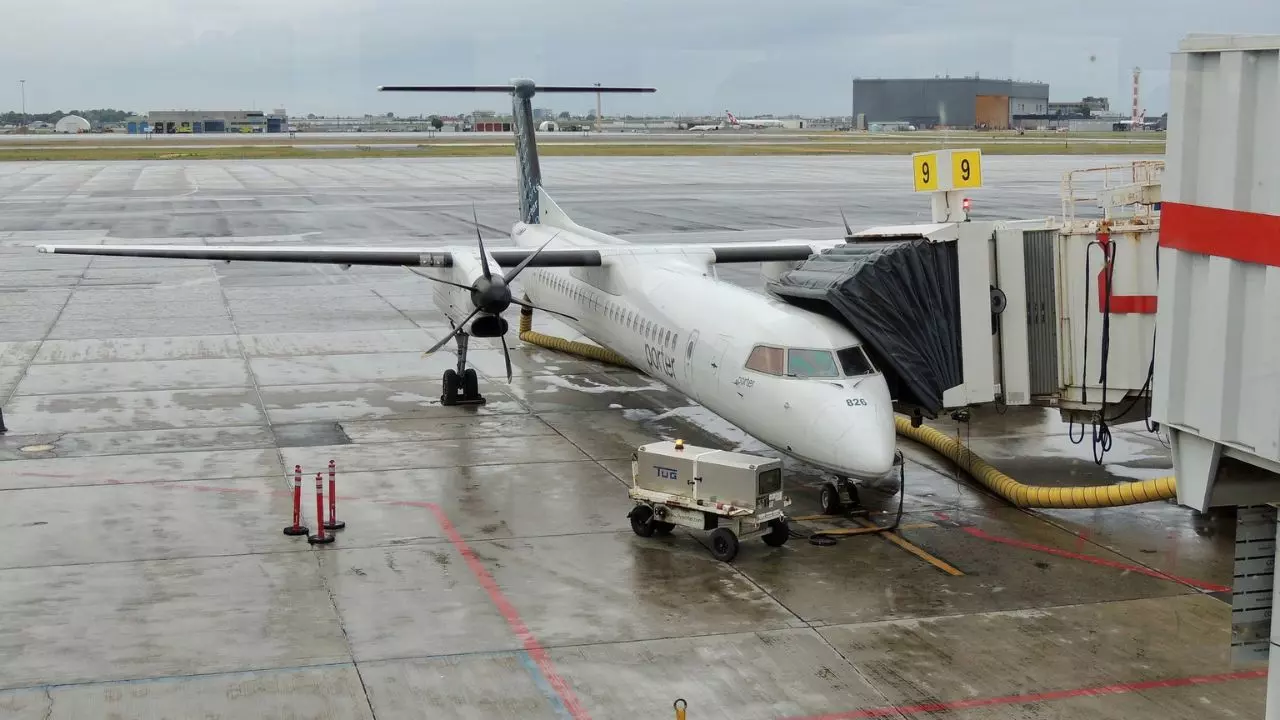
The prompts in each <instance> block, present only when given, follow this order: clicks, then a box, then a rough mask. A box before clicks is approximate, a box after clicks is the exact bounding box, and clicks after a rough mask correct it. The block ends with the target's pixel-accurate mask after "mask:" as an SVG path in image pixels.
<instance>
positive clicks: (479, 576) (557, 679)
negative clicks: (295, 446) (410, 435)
mask: <svg viewBox="0 0 1280 720" xmlns="http://www.w3.org/2000/svg"><path fill="white" fill-rule="evenodd" d="M395 504H397V505H412V506H414V507H418V506H421V507H425V508H427V509H428V510H430V511H431V512H432V514H433V515H435V516H436V522H438V523H440V529H442V530H444V534H445V536H446V537H448V538H449V542H451V543H453V546H454V548H456V549H457V550H458V552H459V553H461V554H462V558H463V559H464V560H466V561H467V567H468V568H470V569H471V574H472V575H475V576H476V580H478V581H480V586H481V587H483V588H484V591H485V592H486V593H487V594H488V595H489V600H490V601H491V602H493V604H494V606H495V607H497V608H498V612H500V613H502V617H503V618H504V619H506V621H507V625H509V626H510V627H511V630H512V632H514V633H515V634H516V637H518V638H519V639H520V642H521V643H522V644H523V645H524V649H525V652H527V653H529V657H531V658H533V661H534V662H535V663H537V665H538V669H539V670H541V671H542V674H543V676H544V677H546V679H547V682H548V683H550V685H551V687H552V688H553V689H554V690H555V691H556V694H557V695H559V696H560V700H561V701H562V702H563V703H564V707H565V709H566V710H567V711H568V712H569V715H570V716H572V717H573V718H574V720H586V719H587V718H589V717H590V716H589V715H587V711H586V710H585V709H584V708H583V707H582V703H581V702H579V701H578V696H577V695H576V694H574V692H573V689H572V688H570V687H569V684H568V683H567V682H565V680H564V678H563V677H561V675H560V673H559V672H557V671H556V669H555V666H554V665H552V664H551V657H550V656H549V655H547V651H546V648H544V647H542V644H541V643H539V642H538V640H537V638H535V637H534V636H533V633H532V632H530V631H529V626H527V625H525V624H524V620H522V619H520V613H519V612H517V611H516V608H515V606H514V605H512V604H511V601H510V600H508V599H507V596H506V595H504V594H503V592H502V590H501V589H500V588H499V587H498V583H497V581H496V580H494V579H493V576H492V575H490V574H489V571H488V570H486V569H485V567H484V565H483V564H482V563H481V562H480V558H478V557H476V553H475V551H474V550H472V549H471V546H470V545H468V544H467V541H466V540H464V539H463V538H462V535H461V533H459V532H458V529H457V528H456V527H454V526H453V522H451V521H450V520H449V517H448V516H447V515H445V514H444V510H442V509H441V508H440V506H439V505H436V504H435V503H414V502H401V503H395Z"/></svg>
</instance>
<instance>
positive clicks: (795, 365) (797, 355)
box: [787, 348, 840, 378]
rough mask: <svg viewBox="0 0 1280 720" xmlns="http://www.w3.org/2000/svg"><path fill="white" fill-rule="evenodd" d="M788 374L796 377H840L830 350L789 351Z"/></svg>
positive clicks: (792, 349) (794, 349)
mask: <svg viewBox="0 0 1280 720" xmlns="http://www.w3.org/2000/svg"><path fill="white" fill-rule="evenodd" d="M787 374H788V375H793V376H795V377H806V378H807V377H840V368H839V367H837V366H836V359H835V356H834V355H832V354H831V351H830V350H798V349H796V348H791V349H790V350H787Z"/></svg>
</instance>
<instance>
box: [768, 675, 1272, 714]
mask: <svg viewBox="0 0 1280 720" xmlns="http://www.w3.org/2000/svg"><path fill="white" fill-rule="evenodd" d="M1266 676H1267V671H1266V669H1265V668H1264V669H1260V670H1244V671H1241V672H1233V673H1222V674H1220V675H1195V676H1192V677H1182V678H1172V679H1169V680H1148V681H1145V682H1133V683H1115V684H1112V685H1097V686H1094V687H1083V688H1074V689H1071V690H1051V691H1049V692H1038V693H1027V694H1025V695H1005V696H1004V697H987V698H972V699H969V700H955V701H952V702H936V703H922V704H920V705H895V706H890V707H876V708H867V709H865V710H852V711H849V712H843V713H833V714H830V715H815V716H812V717H808V718H792V719H791V720H865V719H866V718H882V717H902V716H903V715H922V714H924V713H943V712H955V711H956V710H968V709H970V708H981V707H992V706H994V705H1030V704H1032V703H1040V702H1046V701H1049V700H1069V699H1071V698H1078V697H1098V696H1100V695H1125V694H1128V693H1136V692H1142V691H1143V690H1162V689H1165V688H1180V687H1190V686H1193V685H1216V684H1218V683H1224V682H1232V681H1236V680H1257V679H1259V678H1265V677H1266Z"/></svg>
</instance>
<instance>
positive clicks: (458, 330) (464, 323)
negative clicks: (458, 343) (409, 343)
mask: <svg viewBox="0 0 1280 720" xmlns="http://www.w3.org/2000/svg"><path fill="white" fill-rule="evenodd" d="M479 313H480V308H476V309H475V310H472V311H471V314H470V315H468V316H467V319H466V320H463V321H462V322H460V323H458V327H456V328H454V329H453V332H451V333H449V334H448V335H445V336H444V337H443V338H441V340H440V342H438V343H436V344H435V345H432V346H431V349H430V350H428V351H426V352H424V353H422V356H423V357H426V356H428V355H430V354H431V353H433V352H435V351H437V350H439V349H440V348H442V347H444V346H445V343H448V342H449V341H450V340H452V339H453V338H454V336H455V335H458V334H459V333H462V332H463V331H465V330H466V327H467V323H469V322H471V318H473V317H475V316H476V315H478V314H479Z"/></svg>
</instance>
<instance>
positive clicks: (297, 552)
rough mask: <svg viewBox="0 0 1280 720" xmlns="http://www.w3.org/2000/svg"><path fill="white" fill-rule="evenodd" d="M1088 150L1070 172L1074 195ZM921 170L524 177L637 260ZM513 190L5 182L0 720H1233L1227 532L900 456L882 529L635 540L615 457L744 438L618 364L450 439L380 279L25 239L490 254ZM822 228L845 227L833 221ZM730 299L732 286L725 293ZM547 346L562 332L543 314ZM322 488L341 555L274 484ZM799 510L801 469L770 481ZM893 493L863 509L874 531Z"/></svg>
mask: <svg viewBox="0 0 1280 720" xmlns="http://www.w3.org/2000/svg"><path fill="white" fill-rule="evenodd" d="M1096 162H1097V159H1093V158H1089V159H1084V162H1083V164H1086V165H1092V164H1095V163H1096ZM904 163H905V159H902V158H893V159H879V158H853V159H849V158H807V159H797V158H779V159H769V160H754V159H740V158H711V159H697V160H693V159H688V160H686V159H666V160H644V161H635V160H613V161H609V160H587V159H571V158H556V159H555V160H554V162H547V163H546V164H545V170H546V173H547V175H548V184H549V187H550V188H552V191H553V193H554V194H555V195H556V197H557V199H558V200H560V201H561V202H562V204H563V205H564V207H565V208H566V210H567V211H568V212H570V213H571V214H572V215H574V216H575V217H576V218H578V219H579V220H580V221H582V222H583V223H584V224H587V225H592V226H598V227H600V228H601V229H605V230H609V231H611V232H617V233H625V234H630V235H632V237H633V238H634V239H636V240H637V241H656V240H658V239H659V238H660V237H661V234H662V233H665V232H673V231H685V232H687V233H688V235H686V236H684V237H685V238H686V239H707V238H716V239H723V238H725V237H743V238H748V237H749V238H766V237H786V236H792V237H795V236H802V237H806V236H822V237H832V236H836V235H838V234H839V231H838V230H837V229H836V223H838V217H839V216H838V214H837V213H836V209H837V208H843V209H844V210H845V213H846V214H847V215H848V216H849V218H850V222H851V224H853V225H854V227H855V228H858V227H862V226H866V225H869V224H873V223H875V224H879V223H893V222H909V221H912V220H915V219H918V218H919V217H920V216H921V215H922V213H923V211H924V207H925V203H924V202H923V198H920V197H916V196H912V195H911V194H910V193H909V192H907V182H908V179H907V177H906V175H905V173H904V172H902V169H903V165H904ZM987 165H988V167H987V173H986V174H987V177H988V183H989V188H988V189H987V190H984V191H982V192H981V193H975V206H976V208H977V211H978V212H979V213H990V214H992V215H1001V216H1006V215H1008V216H1015V217H1017V216H1022V217H1028V216H1040V215H1048V214H1055V213H1056V212H1058V209H1057V207H1058V206H1057V201H1056V198H1057V187H1058V186H1057V183H1058V178H1059V175H1060V173H1061V172H1062V171H1065V170H1067V169H1073V168H1076V167H1080V166H1081V165H1082V159H1080V158H988V159H987ZM512 170H513V168H512V163H511V161H510V160H504V161H501V162H499V161H497V160H457V161H454V160H450V161H405V162H394V161H351V162H265V161H264V162H256V163H222V162H207V163H189V164H180V163H118V164H104V163H99V164H79V163H47V164H16V163H15V164H8V165H0V310H2V311H3V315H2V316H0V406H3V409H4V418H5V421H6V423H7V424H8V427H9V433H8V434H7V435H5V436H2V437H0V499H3V502H2V503H0V548H3V549H2V550H0V716H3V717H6V718H7V717H14V718H21V719H23V720H25V719H27V718H31V719H32V720H41V719H44V718H54V719H57V718H89V717H113V716H114V717H222V718H277V717H299V718H375V717H376V718H435V717H457V718H541V717H546V718H564V717H569V718H588V717H590V718H634V717H670V716H671V713H672V706H671V703H672V702H673V701H674V700H675V699H676V698H684V699H686V700H687V701H688V703H689V714H688V717H689V718H710V717H717V718H778V717H829V718H831V717H842V718H870V717H920V716H925V715H930V716H940V717H956V718H996V717H1011V716H1013V717H1028V718H1029V717H1035V718H1079V717H1098V718H1125V719H1126V720H1129V719H1133V718H1161V720H1166V719H1168V718H1213V717H1242V716H1243V717H1258V716H1260V715H1261V713H1262V708H1263V680H1262V679H1261V677H1260V675H1259V673H1258V672H1257V670H1256V669H1255V668H1249V667H1244V668H1241V667H1235V666H1233V665H1232V664H1231V662H1230V658H1229V653H1228V643H1229V637H1230V632H1229V623H1230V609H1229V606H1228V605H1227V604H1225V603H1224V602H1222V600H1221V598H1222V597H1223V593H1222V590H1223V586H1225V585H1229V584H1230V581H1231V554H1232V545H1233V525H1232V522H1231V519H1230V518H1218V517H1214V518H1195V517H1193V516H1192V514H1191V513H1190V512H1189V511H1187V510H1185V509H1183V508H1179V507H1177V506H1176V505H1171V504H1166V503H1160V504H1150V505H1144V506H1138V507H1133V508H1125V509H1115V510H1097V511H1078V510H1077V511H1046V512H1027V511H1020V510H1017V509H1013V508H1010V507H1009V506H1007V504H1005V503H1003V502H1002V501H1000V500H998V499H997V498H994V497H992V496H991V495H990V494H988V493H986V492H985V491H983V490H981V489H980V488H978V487H977V486H976V485H974V484H973V483H972V482H970V481H968V480H966V479H964V478H962V477H957V475H956V473H955V470H954V469H953V468H952V467H950V466H949V464H948V463H947V462H946V461H945V460H944V459H942V458H940V457H939V456H937V455H934V454H933V453H931V452H929V451H927V450H925V449H923V448H920V447H918V446H914V445H911V444H909V443H906V442H904V443H903V444H902V449H903V450H904V452H905V453H906V457H907V462H906V466H905V490H904V493H903V495H902V498H901V499H902V502H903V510H904V515H903V518H902V526H903V529H902V530H901V531H900V536H901V538H903V539H905V540H906V541H907V542H908V543H910V544H911V547H915V548H917V549H919V550H921V551H922V552H923V553H925V554H927V555H930V556H932V557H935V558H937V559H939V560H940V561H942V562H943V563H945V564H946V565H947V566H948V567H951V568H954V569H955V570H956V571H957V572H958V573H959V574H950V573H948V572H944V571H943V570H941V569H939V567H937V566H934V565H931V564H929V563H927V562H926V561H925V560H923V559H921V558H920V557H919V556H917V555H915V554H911V553H909V552H907V550H906V549H904V547H902V546H901V545H898V544H894V543H891V542H889V541H888V539H887V538H884V537H874V536H863V537H846V538H843V539H842V540H840V542H839V543H838V544H836V545H835V546H833V547H819V546H816V545H812V544H809V543H807V542H806V541H805V540H804V538H795V539H792V540H791V542H789V543H788V544H787V545H785V546H784V547H782V548H777V549H774V548H769V547H768V546H766V545H765V544H764V543H762V542H757V541H752V542H747V543H745V544H744V547H743V550H742V553H741V554H740V555H739V557H738V559H737V560H736V561H735V562H734V563H733V564H732V565H725V564H722V563H719V562H717V561H715V560H713V559H712V558H711V557H710V554H709V552H708V550H707V548H706V546H705V538H704V537H703V536H702V535H701V534H695V533H686V532H684V531H677V532H676V533H674V534H673V535H672V536H670V537H653V538H647V539H643V538H639V537H636V536H635V535H634V534H632V532H631V531H630V528H629V526H628V523H627V519H626V517H625V514H626V512H627V510H628V509H629V507H630V504H629V501H628V500H627V498H626V491H625V488H626V486H625V484H624V480H625V479H626V478H627V477H628V474H629V457H630V452H631V449H632V448H633V447H634V446H635V445H636V444H638V443H642V442H649V441H652V440H654V439H674V438H677V437H680V438H683V439H685V440H686V441H687V442H690V443H694V444H700V445H712V446H717V447H726V448H739V449H744V450H748V451H761V450H763V448H761V446H760V445H759V444H758V443H757V442H756V441H754V440H753V439H752V438H750V437H747V436H745V435H744V434H742V433H741V432H740V431H738V430H737V429H736V428H734V427H732V426H730V425H728V424H727V423H724V422H723V421H721V420H719V419H718V418H715V417H714V416H712V415H710V414H708V413H707V412H706V411H705V410H702V409H701V408H699V407H698V406H696V405H695V404H693V403H692V402H690V401H689V400H688V399H687V398H684V397H682V396H681V395H679V394H678V393H674V392H672V391H670V390H668V389H666V388H665V387H663V386H661V385H660V384H658V383H656V382H654V381H652V380H650V379H648V378H645V377H643V376H641V375H638V374H636V373H634V372H631V371H626V370H621V369H618V368H612V367H607V366H603V365H599V364H597V363H593V362H589V361H584V360H578V359H574V358H568V357H564V356H561V355H558V354H555V353H552V352H549V351H544V350H540V349H537V348H533V347H529V346H523V347H518V348H516V349H515V350H514V355H515V358H514V360H515V367H516V375H515V378H514V380H513V381H512V382H511V383H510V384H508V383H507V382H506V379H505V373H504V371H503V366H502V360H501V355H500V351H498V350H497V349H496V348H495V347H494V346H493V345H491V344H490V345H486V344H481V345H480V347H479V348H478V349H477V351H476V352H475V353H474V354H473V356H472V357H473V359H474V360H475V365H476V366H477V367H478V368H479V371H480V373H481V375H482V379H481V389H482V392H484V393H485V394H486V395H487V397H488V399H489V403H488V404H487V405H485V406H483V407H480V408H459V407H443V406H441V405H440V403H439V400H438V395H439V392H440V388H439V376H440V374H441V372H442V371H443V369H444V368H445V367H447V366H449V365H450V360H451V358H450V356H448V355H447V354H442V355H440V356H438V357H432V358H422V357H421V351H422V349H424V348H426V347H428V346H429V345H430V344H431V343H432V341H433V340H434V338H436V337H438V336H439V335H440V334H441V333H443V332H444V331H445V324H444V320H443V318H442V317H441V316H440V315H439V314H438V313H437V312H436V311H435V310H434V308H432V307H431V305H430V303H429V302H428V301H427V300H426V298H425V294H424V288H423V282H424V281H422V280H421V279H418V278H416V277H413V276H410V275H408V274H407V273H405V272H403V271H399V270H382V269H352V270H350V271H345V272H344V271H341V270H339V269H336V268H330V267H322V266H314V267H313V266H289V265H266V264H264V265H258V266H254V265H246V264H231V265H227V264H216V263H206V262H184V261H147V260H139V259H124V258H118V259H92V260H91V259H89V258H77V257H73V256H42V255H37V254H35V253H34V252H33V251H32V250H31V247H30V246H31V245H32V244H33V243H36V242H99V241H103V240H107V239H111V240H114V239H135V240H137V239H146V241H147V242H170V243H177V242H201V241H203V239H205V238H208V239H209V240H210V241H212V242H323V243H326V244H341V243H347V244H356V243H367V244H381V243H386V244H400V245H402V244H404V243H406V242H411V243H414V244H422V245H428V244H438V243H439V242H446V241H447V242H468V241H469V240H468V239H467V237H466V236H467V234H468V233H469V232H470V228H469V227H468V223H469V215H470V206H471V204H472V203H473V202H474V203H475V205H476V207H477V210H478V212H479V214H480V218H481V223H482V225H484V227H485V234H486V235H488V236H490V237H492V238H494V240H493V244H494V245H497V244H500V241H499V239H498V238H499V235H500V233H501V230H500V228H501V227H502V226H503V225H505V224H507V223H508V222H509V221H510V218H511V217H512V216H513V215H514V210H513V209H512V208H513V206H514V199H515V198H514V193H513V188H512ZM833 216H834V218H835V223H833V222H832V219H833ZM723 275H724V276H725V277H729V278H731V279H734V280H735V281H739V282H744V283H751V282H752V281H753V278H752V275H751V273H750V269H735V270H733V271H729V272H726V273H723ZM535 325H536V326H537V327H538V328H539V329H542V330H544V331H546V332H550V333H553V334H554V333H558V332H560V328H559V326H558V324H557V323H556V322H555V321H554V320H550V319H548V318H546V317H538V318H537V319H536V320H535ZM936 426H937V427H939V428H940V429H943V430H944V431H946V432H948V433H953V434H956V435H958V436H959V437H961V438H962V439H965V440H967V441H968V442H969V443H970V444H971V445H972V446H973V448H974V449H975V450H976V451H977V452H979V453H981V454H983V455H984V456H986V457H988V458H989V459H990V460H991V461H992V462H994V463H995V464H996V465H998V466H999V467H1001V468H1002V469H1004V470H1005V471H1007V472H1009V473H1010V474H1012V475H1014V476H1015V477H1018V478H1019V479H1021V480H1023V481H1024V482H1029V483H1039V484H1066V483H1070V484H1082V483H1092V482H1113V481H1117V480H1122V479H1134V478H1144V477H1153V476H1158V475H1163V474H1168V473H1169V472H1170V470H1169V460H1168V454H1167V451H1166V450H1165V449H1164V447H1163V446H1162V445H1161V443H1160V441H1159V439H1158V438H1156V437H1155V436H1152V435H1151V434H1149V433H1146V432H1145V431H1144V430H1143V428H1142V426H1141V424H1138V425H1130V426H1123V427H1120V428H1115V429H1113V432H1114V437H1115V439H1114V446H1113V447H1112V449H1111V451H1110V452H1109V453H1108V454H1107V456H1106V457H1105V458H1104V460H1103V463H1102V464H1101V465H1098V464H1095V463H1094V462H1093V460H1092V459H1091V454H1090V442H1089V440H1088V439H1086V440H1085V441H1084V442H1083V443H1082V444H1080V445H1076V444H1073V443H1072V442H1071V440H1070V439H1069V437H1068V432H1067V427H1066V425H1064V424H1063V423H1061V422H1060V421H1059V420H1058V419H1057V416H1056V415H1054V414H1052V413H1050V412H1048V411H1042V410H1034V409H1010V410H1009V411H1008V412H1006V413H1004V414H996V413H995V412H989V413H982V414H978V415H976V416H975V418H974V420H973V421H972V422H970V423H969V424H967V425H963V426H957V425H956V424H955V423H953V422H951V421H949V420H944V421H939V422H938V423H936ZM330 459H333V460H335V461H336V463H337V467H338V483H339V495H340V500H339V513H338V514H339V516H340V517H341V518H343V519H344V520H345V521H346V522H347V527H346V528H345V529H343V530H341V531H340V532H339V534H338V540H337V542H336V543H335V544H333V545H328V546H311V545H308V544H307V542H306V541H305V540H303V539H298V538H290V537H287V536H285V535H283V534H282V533H281V529H282V528H283V527H284V526H285V525H287V524H289V522H290V512H291V510H290V507H291V505H290V493H289V487H290V486H289V476H290V474H291V471H292V468H293V466H294V465H295V464H297V465H301V466H302V468H303V471H304V474H305V480H306V483H305V484H304V487H305V488H306V493H305V495H304V500H305V501H306V502H305V503H304V513H303V520H304V523H306V524H308V525H312V526H314V516H315V510H314V496H313V494H312V492H313V491H312V489H311V488H312V486H311V480H312V478H313V477H314V474H315V473H316V472H319V471H322V470H324V469H325V466H326V465H327V463H328V462H329V460H330ZM789 469H790V472H789V474H788V481H789V482H790V483H791V485H790V488H791V493H792V495H793V496H794V497H795V499H796V504H795V505H794V506H793V507H792V514H793V515H794V516H797V517H807V516H811V515H813V514H815V513H816V512H817V488H818V487H819V483H820V479H819V478H818V477H817V476H816V475H815V474H814V473H813V472H812V471H809V470H807V469H806V468H803V467H800V466H797V465H795V464H794V463H792V464H789ZM895 486H896V482H894V481H887V482H886V483H884V484H882V485H876V486H875V487H870V488H864V489H863V490H862V493H861V495H862V499H863V501H864V503H865V504H866V506H867V508H868V511H869V514H868V515H867V516H866V517H846V518H834V519H817V520H804V521H800V522H797V523H796V526H795V527H796V529H797V530H798V531H800V532H802V533H805V534H808V533H812V532H815V531H818V530H821V529H831V528H844V529H847V528H856V527H859V526H860V525H859V523H860V522H865V521H868V520H869V521H873V522H877V523H881V524H887V523H889V522H891V521H892V519H893V513H894V511H896V509H897V507H898V501H899V496H898V495H897V494H896V493H895V492H894V490H895Z"/></svg>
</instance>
